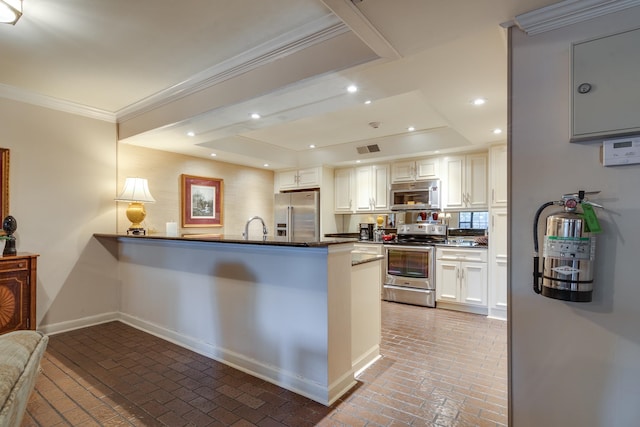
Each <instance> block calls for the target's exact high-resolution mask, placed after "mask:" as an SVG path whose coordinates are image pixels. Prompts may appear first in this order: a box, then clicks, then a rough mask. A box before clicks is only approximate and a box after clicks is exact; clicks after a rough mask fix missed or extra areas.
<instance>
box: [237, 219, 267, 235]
mask: <svg viewBox="0 0 640 427" xmlns="http://www.w3.org/2000/svg"><path fill="white" fill-rule="evenodd" d="M254 219H259V220H260V222H261V223H262V240H266V239H267V225H266V224H265V223H264V219H262V218H261V217H259V216H257V215H256V216H252V217H251V218H249V220H248V221H247V223H246V224H245V225H244V233H242V236H243V237H244V240H249V224H250V223H251V221H253V220H254Z"/></svg>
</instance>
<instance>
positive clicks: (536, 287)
mask: <svg viewBox="0 0 640 427" xmlns="http://www.w3.org/2000/svg"><path fill="white" fill-rule="evenodd" d="M554 204H556V202H547V203H545V204H543V205H542V206H540V207H539V208H538V210H537V211H536V215H535V217H534V218H533V248H534V255H533V291H534V292H535V293H537V294H539V293H541V292H542V290H541V289H540V277H541V276H542V275H541V274H540V257H539V250H538V247H539V246H538V220H539V219H540V215H542V211H543V210H545V209H546V208H548V207H549V206H553V205H554Z"/></svg>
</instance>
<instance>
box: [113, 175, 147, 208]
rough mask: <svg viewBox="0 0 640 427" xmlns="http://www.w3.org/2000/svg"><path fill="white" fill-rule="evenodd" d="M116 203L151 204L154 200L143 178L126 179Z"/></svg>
mask: <svg viewBox="0 0 640 427" xmlns="http://www.w3.org/2000/svg"><path fill="white" fill-rule="evenodd" d="M116 201H117V202H141V203H153V202H155V201H156V199H154V198H153V196H152V195H151V192H150V191H149V183H148V182H147V180H146V179H145V178H127V179H126V180H125V182H124V188H123V189H122V192H121V193H120V194H119V195H118V197H116Z"/></svg>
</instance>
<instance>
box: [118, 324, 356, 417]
mask: <svg viewBox="0 0 640 427" xmlns="http://www.w3.org/2000/svg"><path fill="white" fill-rule="evenodd" d="M120 316H121V319H120V320H121V321H122V322H123V323H126V324H127V325H129V326H132V327H134V328H136V329H139V330H141V331H144V332H147V333H149V334H151V335H155V336H157V337H159V338H162V339H164V340H166V341H169V342H171V343H174V344H176V345H178V346H180V347H183V348H186V349H188V350H191V351H194V352H196V353H198V354H201V355H203V356H206V357H210V358H211V359H214V360H216V361H218V362H220V363H224V364H225V365H227V366H230V367H232V368H235V369H238V370H240V371H242V372H245V373H247V374H249V375H252V376H254V377H257V378H260V379H263V380H265V381H268V382H270V383H272V384H275V385H277V386H279V387H282V388H285V389H287V390H290V391H293V392H294V393H297V394H300V395H302V396H305V397H308V398H309V399H311V400H314V401H316V402H318V403H321V404H323V405H326V406H329V405H331V403H332V400H336V399H337V398H338V397H339V396H340V395H342V393H340V394H336V391H335V389H336V388H339V389H340V390H339V391H341V392H344V391H343V389H344V390H348V388H350V387H352V386H353V385H355V380H354V379H353V373H348V375H347V378H346V379H340V380H339V381H338V382H337V383H336V384H335V385H332V386H331V387H327V386H326V385H322V384H318V383H316V382H314V381H311V380H309V379H305V378H303V377H300V375H298V374H294V373H291V372H287V371H284V370H282V369H279V368H278V367H275V366H269V365H266V364H263V363H261V362H260V361H258V360H254V359H250V358H247V357H246V356H244V355H242V354H239V353H236V352H233V351H230V350H227V349H224V348H220V347H217V346H215V345H213V344H211V343H206V342H203V341H201V340H198V339H195V338H193V337H189V336H186V335H182V334H179V333H177V332H176V331H172V330H169V329H166V328H164V327H162V326H160V325H156V324H154V323H151V322H147V321H145V320H142V319H140V318H137V317H133V316H130V315H127V314H124V313H120ZM347 383H348V384H350V385H349V387H347V388H345V387H346V385H347ZM334 396H335V397H334Z"/></svg>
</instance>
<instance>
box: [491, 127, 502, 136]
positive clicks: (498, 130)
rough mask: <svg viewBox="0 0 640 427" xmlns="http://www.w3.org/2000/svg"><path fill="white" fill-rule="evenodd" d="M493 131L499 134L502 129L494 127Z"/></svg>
mask: <svg viewBox="0 0 640 427" xmlns="http://www.w3.org/2000/svg"><path fill="white" fill-rule="evenodd" d="M493 133H494V134H496V135H500V134H501V133H502V129H500V128H495V129H494V130H493Z"/></svg>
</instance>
